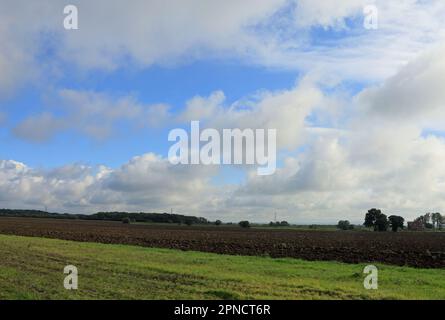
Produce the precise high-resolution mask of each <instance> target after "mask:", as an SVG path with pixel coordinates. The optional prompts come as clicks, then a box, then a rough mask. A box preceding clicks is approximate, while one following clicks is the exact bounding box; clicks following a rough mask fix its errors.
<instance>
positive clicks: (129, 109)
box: [12, 89, 170, 142]
mask: <svg viewBox="0 0 445 320" xmlns="http://www.w3.org/2000/svg"><path fill="white" fill-rule="evenodd" d="M55 100H56V102H55V103H56V104H57V106H56V107H53V108H52V109H55V110H53V111H50V110H51V108H48V109H50V110H48V111H45V112H44V113H42V114H38V115H33V116H29V117H27V118H26V119H24V120H23V121H21V122H20V123H18V124H17V125H16V126H15V127H14V128H13V130H12V131H13V133H14V134H15V135H16V136H17V137H19V138H21V139H25V140H28V141H31V142H45V141H47V140H49V139H51V138H53V137H54V136H55V135H56V134H57V133H59V132H61V131H66V130H74V131H76V132H78V133H81V134H85V135H87V136H89V137H92V138H94V139H96V140H104V139H107V138H110V137H111V136H112V134H113V132H116V131H117V130H118V129H116V127H117V125H118V124H122V123H125V122H127V123H128V122H129V123H131V124H132V125H133V126H135V127H136V128H144V127H147V126H151V127H157V126H162V125H163V124H165V121H167V120H168V119H169V117H170V115H169V110H168V106H167V105H164V104H155V105H144V104H142V103H139V102H138V101H137V99H136V98H135V97H133V96H120V97H117V98H116V97H112V96H110V95H107V94H104V93H100V92H94V91H76V90H69V89H64V90H60V91H59V92H58V95H57V97H56V98H55ZM55 114H57V115H55Z"/></svg>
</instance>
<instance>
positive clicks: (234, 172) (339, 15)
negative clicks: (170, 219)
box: [0, 0, 445, 224]
mask: <svg viewBox="0 0 445 320" xmlns="http://www.w3.org/2000/svg"><path fill="white" fill-rule="evenodd" d="M67 5H75V6H76V7H77V9H78V29H77V30H67V29H65V28H64V19H65V18H66V16H67V15H66V14H64V8H65V6H67ZM370 6H372V7H371V8H375V9H377V11H376V12H377V16H373V20H372V21H373V23H375V24H374V25H373V26H375V28H368V27H366V21H369V20H367V19H369V17H370V16H369V11H368V10H369V8H370ZM444 17H445V2H444V1H442V0H437V1H435V0H431V1H427V0H422V1H420V0H419V1H415V0H394V1H380V0H375V1H373V0H367V1H364V0H363V1H362V0H343V1H334V0H324V1H313V0H244V1H235V0H227V1H208V0H187V1H184V0H170V1H168V3H167V2H166V1H161V0H149V1H142V0H133V1H130V2H129V1H123V0H107V1H105V0H96V1H87V0H77V1H75V0H72V1H69V2H68V1H64V0H60V1H54V0H53V1H51V0H42V1H32V2H30V1H25V0H17V1H6V0H0V207H3V208H32V209H44V208H45V207H46V208H48V210H49V211H52V212H70V213H94V212H96V211H111V210H113V211H115V210H123V211H144V212H170V209H172V210H173V211H174V212H177V213H182V214H188V215H197V216H203V217H206V218H208V219H211V220H215V219H221V220H223V221H234V222H236V221H239V220H245V219H247V220H250V221H256V222H268V221H271V220H273V219H274V215H275V213H276V214H277V216H278V219H280V220H287V221H289V222H292V223H302V224H306V223H335V222H337V221H338V220H343V219H348V220H350V221H351V222H353V223H362V221H363V217H364V214H365V212H366V211H367V210H368V209H370V208H374V207H376V208H380V209H382V211H383V212H384V213H386V214H388V215H390V214H398V215H402V216H404V217H405V218H406V219H408V220H409V219H413V218H415V217H416V216H419V215H420V214H424V213H425V212H436V211H439V212H442V211H444V209H445V166H444V165H443V160H444V159H445V135H444V129H443V128H444V127H445V126H444V124H445V90H444V83H445V20H444V19H443V18H444ZM196 120H197V121H200V123H201V124H202V126H203V127H206V128H217V129H219V130H220V129H222V128H241V129H244V128H265V129H276V130H277V159H278V162H277V163H278V168H277V170H276V172H275V173H274V174H273V175H269V176H258V175H257V174H256V172H257V171H256V167H255V166H231V165H224V166H215V165H213V166H205V165H173V164H171V163H170V162H169V161H168V157H167V156H168V150H169V148H170V147H171V145H172V143H171V142H169V141H168V133H169V132H170V130H172V129H174V128H189V127H190V122H191V121H196Z"/></svg>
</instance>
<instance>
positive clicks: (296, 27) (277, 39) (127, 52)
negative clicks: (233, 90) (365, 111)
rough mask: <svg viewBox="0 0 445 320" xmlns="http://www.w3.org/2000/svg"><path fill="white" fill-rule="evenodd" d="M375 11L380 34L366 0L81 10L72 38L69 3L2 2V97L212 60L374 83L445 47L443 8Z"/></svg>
mask: <svg viewBox="0 0 445 320" xmlns="http://www.w3.org/2000/svg"><path fill="white" fill-rule="evenodd" d="M373 3H374V4H375V5H376V6H377V7H378V8H379V14H380V19H379V21H380V24H379V29H378V30H376V31H369V30H365V29H364V28H363V27H362V26H361V22H362V20H363V15H362V9H363V6H364V5H365V4H368V3H364V2H363V1H361V0H347V1H346V0H345V1H341V3H338V1H337V2H335V1H332V0H329V1H317V2H314V1H307V0H246V1H224V2H214V1H211V2H209V1H205V0H192V1H180V0H174V1H170V2H169V4H168V5H166V4H165V2H164V1H161V0H151V1H144V0H134V1H131V2H130V3H129V2H128V1H122V0H108V1H105V0H98V1H86V0H76V1H73V2H72V4H74V5H76V6H77V7H78V9H79V30H70V31H69V30H65V29H64V28H63V18H64V15H63V7H64V5H65V4H64V3H63V2H57V3H55V2H54V1H50V0H44V1H39V2H31V3H30V2H29V1H24V0H19V1H14V2H11V1H6V0H2V1H0V6H1V10H0V21H1V24H0V70H2V72H1V74H0V94H1V93H5V92H11V91H12V90H13V89H14V88H16V87H17V86H18V85H20V84H21V83H23V82H26V81H30V80H33V81H34V82H35V83H39V84H41V83H42V82H48V81H50V80H49V79H52V81H57V79H60V78H61V77H63V76H64V73H65V72H66V70H68V68H67V66H69V67H71V68H69V70H70V72H73V71H74V70H76V69H79V70H81V72H85V71H87V72H88V71H94V70H98V69H100V70H108V71H109V70H116V69H119V68H121V67H125V66H128V65H131V66H133V67H136V68H147V67H150V66H152V65H174V64H178V63H188V62H190V61H194V60H199V59H209V58H210V59H222V58H231V59H233V58H234V59H238V60H239V61H242V62H243V63H246V64H256V65H262V66H272V67H280V68H288V69H289V68H290V69H293V70H303V71H308V70H313V69H322V70H324V71H325V72H333V73H337V74H339V75H340V76H342V77H349V78H354V79H362V80H363V79H368V80H369V79H374V80H375V79H382V78H384V77H386V76H388V75H390V74H393V73H394V72H395V70H397V68H398V67H399V66H400V65H403V64H405V63H406V62H407V61H409V60H410V59H412V58H413V57H414V56H416V55H417V54H418V53H419V52H421V51H422V50H423V49H424V48H425V47H429V46H431V45H434V44H435V43H437V42H438V41H440V40H441V39H443V37H444V25H443V19H442V18H443V15H444V12H445V4H444V2H443V1H440V0H436V1H428V2H425V1H415V0H408V1H390V2H388V1H384V0H376V1H374V2H373ZM291 8H294V10H291ZM350 21H355V22H354V24H353V25H352V26H350V25H348V23H349V22H350ZM357 21H358V22H357ZM318 27H323V28H325V29H329V30H330V31H333V32H334V35H335V32H337V31H338V29H341V32H342V33H341V37H336V42H335V44H334V43H332V42H331V41H329V40H323V37H322V38H317V37H313V33H312V32H311V30H312V29H314V28H318ZM344 30H346V32H345V31H344ZM327 38H329V37H327ZM73 66H74V68H73ZM48 75H50V77H48Z"/></svg>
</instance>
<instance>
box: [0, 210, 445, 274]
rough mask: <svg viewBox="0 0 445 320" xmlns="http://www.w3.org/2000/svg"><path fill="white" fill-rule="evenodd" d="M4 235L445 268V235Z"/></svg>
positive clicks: (85, 226) (8, 221)
mask: <svg viewBox="0 0 445 320" xmlns="http://www.w3.org/2000/svg"><path fill="white" fill-rule="evenodd" d="M0 233H1V234H12V235H21V236H35V237H46V238H57V239H65V240H75V241H83V242H100V243H114V244H132V245H140V246H146V247H159V248H169V249H180V250H195V251H204V252H214V253H222V254H232V255H255V256H263V255H265V256H270V257H274V258H275V257H292V258H300V259H306V260H336V261H342V262H347V263H359V262H381V263H388V264H395V265H408V266H414V267H423V268H444V267H445V233H443V232H398V233H394V232H382V233H379V232H367V231H302V230H292V229H286V230H277V229H266V228H264V229H255V228H252V229H242V228H240V227H215V226H209V227H205V226H196V227H187V226H177V225H172V226H170V225H148V224H147V225H143V224H122V223H121V222H109V221H82V220H57V219H34V218H6V217H1V218H0Z"/></svg>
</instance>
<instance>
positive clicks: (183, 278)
mask: <svg viewBox="0 0 445 320" xmlns="http://www.w3.org/2000/svg"><path fill="white" fill-rule="evenodd" d="M69 264H73V265H75V266H77V268H78V270H79V289H78V290H66V289H64V287H63V279H64V277H65V275H64V274H63V268H64V267H65V266H66V265H69ZM377 267H378V268H379V289H378V290H365V289H364V288H363V279H364V276H365V275H364V274H363V273H362V272H363V268H364V264H359V265H354V264H344V263H337V262H309V261H301V260H296V259H271V258H267V257H245V256H228V255H216V254H209V253H201V252H183V251H176V250H167V249H154V248H143V247H136V246H124V245H105V244H97V243H80V242H72V241H63V240H53V239H44V238H28V237H16V236H5V235H0V299H445V270H439V269H431V270H427V269H414V268H406V267H395V266H387V265H379V264H377Z"/></svg>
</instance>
